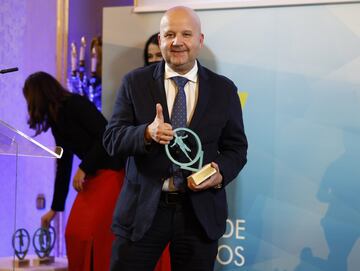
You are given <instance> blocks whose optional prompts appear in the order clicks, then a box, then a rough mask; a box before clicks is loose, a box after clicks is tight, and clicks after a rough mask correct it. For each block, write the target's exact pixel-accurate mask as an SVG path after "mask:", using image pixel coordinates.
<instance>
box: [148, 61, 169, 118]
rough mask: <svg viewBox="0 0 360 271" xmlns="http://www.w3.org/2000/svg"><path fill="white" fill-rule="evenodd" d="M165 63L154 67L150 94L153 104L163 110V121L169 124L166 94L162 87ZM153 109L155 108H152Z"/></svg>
mask: <svg viewBox="0 0 360 271" xmlns="http://www.w3.org/2000/svg"><path fill="white" fill-rule="evenodd" d="M164 71H165V62H164V61H162V62H160V63H159V64H157V65H156V67H155V69H154V73H153V78H154V84H153V87H152V88H151V93H152V95H153V97H154V102H155V104H157V103H160V104H161V106H162V108H163V115H164V121H165V122H167V123H170V117H169V110H168V107H167V102H166V93H165V86H164ZM154 109H155V108H154Z"/></svg>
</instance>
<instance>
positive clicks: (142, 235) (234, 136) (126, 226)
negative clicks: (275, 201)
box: [103, 6, 248, 271]
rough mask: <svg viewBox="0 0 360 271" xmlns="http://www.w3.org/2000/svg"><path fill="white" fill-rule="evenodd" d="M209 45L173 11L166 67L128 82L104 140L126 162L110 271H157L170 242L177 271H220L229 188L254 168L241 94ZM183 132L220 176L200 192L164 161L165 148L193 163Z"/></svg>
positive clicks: (190, 17) (165, 31)
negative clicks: (208, 52) (207, 61)
mask: <svg viewBox="0 0 360 271" xmlns="http://www.w3.org/2000/svg"><path fill="white" fill-rule="evenodd" d="M203 43H204V34H203V33H202V32H201V23H200V19H199V17H198V16H197V14H196V13H195V12H194V11H193V10H192V9H190V8H188V7H183V6H177V7H173V8H171V9H169V10H167V11H166V12H165V14H164V15H163V16H162V18H161V21H160V34H159V45H160V50H161V53H162V56H163V58H164V60H163V61H161V62H159V63H158V64H154V65H149V66H146V67H142V68H139V69H136V70H134V71H132V72H130V73H128V74H127V75H126V76H125V77H124V78H123V81H122V85H121V88H120V90H119V93H118V96H117V99H116V103H115V108H114V112H113V115H112V117H111V119H110V121H109V124H108V125H107V128H106V131H105V133H104V137H103V144H104V147H105V149H106V150H107V151H108V153H109V154H110V155H112V156H121V155H126V156H127V157H128V161H127V166H126V177H125V181H124V187H123V190H122V192H121V195H120V197H119V201H118V203H117V206H116V208H115V212H114V218H113V224H112V229H113V232H114V234H115V235H116V239H115V241H114V243H113V250H112V257H111V265H110V270H112V271H115V270H122V271H133V270H137V271H140V270H141V271H142V270H143V271H149V270H153V268H154V266H155V264H156V261H157V259H158V258H159V257H160V255H161V253H162V251H163V250H164V248H165V247H166V245H167V244H168V243H169V244H170V245H169V247H170V257H171V269H172V270H173V271H184V270H186V271H191V270H198V271H199V270H203V271H210V270H213V268H214V263H215V258H216V255H217V249H218V240H219V238H220V237H221V236H222V235H223V234H224V232H225V229H226V219H227V202H226V191H225V187H226V186H227V185H228V184H229V183H230V182H231V181H232V180H234V179H235V178H236V176H237V175H238V173H239V172H240V170H241V169H242V168H243V167H244V165H245V164H246V161H247V158H246V157H247V146H248V144H247V139H246V135H245V132H244V125H243V119H242V110H241V105H240V101H239V97H238V95H237V87H236V86H235V84H234V83H233V82H232V81H231V80H230V79H228V78H226V77H224V76H221V75H218V74H216V73H214V72H212V71H210V70H209V69H207V68H205V67H203V66H202V65H201V64H200V62H199V61H198V60H197V57H198V55H199V52H200V50H201V48H202V47H203ZM185 127H187V128H189V129H191V130H192V131H193V132H194V133H196V134H197V135H198V136H199V138H200V141H201V143H202V150H203V163H204V165H205V164H211V167H212V168H213V169H215V171H216V173H215V174H214V175H212V176H211V177H209V178H207V179H206V180H204V181H203V182H202V183H200V184H196V183H195V182H194V181H193V180H192V179H187V177H188V176H189V175H190V174H191V173H192V172H189V171H187V170H184V169H180V168H178V167H176V166H174V163H173V162H172V161H171V160H170V159H169V158H168V157H167V155H166V150H165V146H166V145H168V146H174V145H176V144H178V145H179V147H180V148H179V149H180V150H179V151H178V152H176V155H177V156H178V158H181V159H183V158H184V157H185V155H186V156H190V155H191V151H192V150H191V148H188V146H187V145H186V144H185V143H184V141H183V140H186V136H179V135H178V134H175V133H174V129H176V128H185ZM175 139H176V140H175ZM182 152H184V153H185V154H181V153H182ZM185 159H186V157H185Z"/></svg>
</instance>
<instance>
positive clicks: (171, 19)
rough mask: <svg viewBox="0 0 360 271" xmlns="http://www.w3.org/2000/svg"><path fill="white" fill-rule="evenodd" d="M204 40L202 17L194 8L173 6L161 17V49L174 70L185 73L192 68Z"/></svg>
mask: <svg viewBox="0 0 360 271" xmlns="http://www.w3.org/2000/svg"><path fill="white" fill-rule="evenodd" d="M203 41H204V35H203V34H202V33H201V23H200V19H199V17H198V15H197V14H196V13H195V12H194V11H193V10H192V9H190V8H188V7H183V6H178V7H173V8H171V9H169V10H167V11H166V12H165V14H164V15H163V17H162V18H161V21H160V35H159V44H160V49H161V53H162V55H163V57H164V59H165V61H166V63H167V64H168V65H169V66H170V67H171V68H172V69H173V70H174V71H176V72H178V73H180V74H185V73H186V72H188V71H189V70H191V68H192V67H193V66H194V64H195V61H196V58H197V56H198V54H199V50H200V49H201V48H202V46H203Z"/></svg>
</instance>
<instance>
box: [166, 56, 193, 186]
mask: <svg viewBox="0 0 360 271" xmlns="http://www.w3.org/2000/svg"><path fill="white" fill-rule="evenodd" d="M174 76H182V77H185V78H187V79H188V80H189V81H188V82H187V83H186V85H185V87H184V91H185V95H186V113H187V116H186V118H187V121H186V122H187V125H189V123H190V121H191V118H192V116H193V114H194V111H195V105H196V102H197V98H198V92H199V80H198V65H197V62H196V61H195V65H194V67H193V68H192V69H191V70H190V71H189V72H187V73H186V74H178V73H177V72H175V71H173V70H172V69H171V68H170V67H169V65H168V64H165V76H164V86H165V94H166V101H167V107H168V109H169V116H170V119H171V114H172V109H173V105H174V101H175V97H176V95H177V93H178V88H177V86H176V84H175V82H174V81H173V80H171V77H174ZM170 180H172V178H170V179H167V180H165V182H164V184H163V188H162V190H163V191H174V187H173V185H172V181H170Z"/></svg>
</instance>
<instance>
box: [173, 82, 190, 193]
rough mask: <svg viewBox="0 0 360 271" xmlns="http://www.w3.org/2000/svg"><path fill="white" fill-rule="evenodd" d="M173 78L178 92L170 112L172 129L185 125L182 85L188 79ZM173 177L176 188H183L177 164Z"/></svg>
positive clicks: (174, 166) (184, 96)
mask: <svg viewBox="0 0 360 271" xmlns="http://www.w3.org/2000/svg"><path fill="white" fill-rule="evenodd" d="M171 79H172V80H174V82H175V84H176V85H177V87H178V93H177V95H176V97H175V101H174V105H173V110H172V114H171V125H172V127H173V130H175V129H176V128H180V127H186V119H187V113H186V94H185V90H184V86H185V85H186V83H187V82H188V81H189V80H188V79H187V78H185V77H181V76H175V77H171ZM173 177H174V186H175V188H176V189H178V190H183V189H184V177H183V176H182V172H181V169H180V167H179V166H177V165H175V164H174V165H173Z"/></svg>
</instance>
